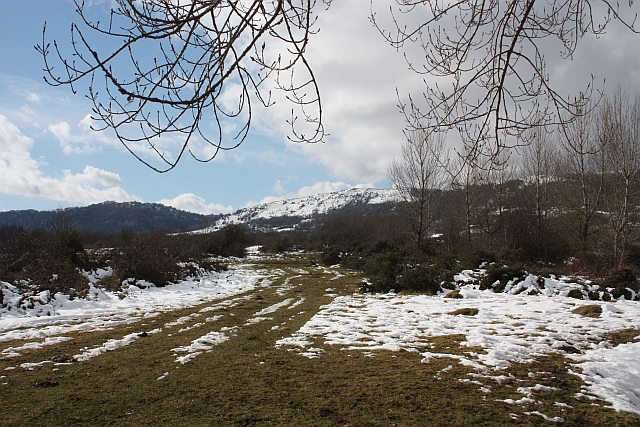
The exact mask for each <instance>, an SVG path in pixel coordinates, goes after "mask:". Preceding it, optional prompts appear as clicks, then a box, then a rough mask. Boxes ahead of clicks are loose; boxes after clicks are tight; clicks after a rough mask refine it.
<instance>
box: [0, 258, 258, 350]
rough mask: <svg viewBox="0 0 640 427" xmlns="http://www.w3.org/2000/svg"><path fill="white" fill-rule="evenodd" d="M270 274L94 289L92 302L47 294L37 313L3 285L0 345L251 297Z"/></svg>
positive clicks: (240, 272) (233, 273) (245, 272)
mask: <svg viewBox="0 0 640 427" xmlns="http://www.w3.org/2000/svg"><path fill="white" fill-rule="evenodd" d="M266 274H267V273H266V272H260V271H256V270H253V269H250V268H242V266H237V267H235V268H233V269H231V270H228V271H223V272H220V273H217V272H210V273H206V274H205V275H203V276H202V277H200V278H196V279H192V280H185V281H182V282H180V283H177V284H173V285H168V286H165V287H161V288H158V287H155V286H153V285H152V284H149V283H145V282H136V283H132V284H130V285H129V286H128V289H127V290H126V292H124V293H120V294H115V293H112V292H108V291H104V290H100V289H98V288H95V287H93V286H92V287H91V291H90V292H89V295H88V296H87V298H75V299H70V298H69V297H68V296H66V295H62V294H57V295H56V296H55V297H54V298H51V297H50V296H49V295H48V294H46V293H45V294H42V295H40V296H39V297H38V298H36V300H35V303H34V304H33V308H24V307H22V308H21V307H20V305H19V301H20V295H19V294H18V293H17V292H13V291H12V289H15V288H14V287H12V286H11V285H9V284H8V283H4V282H1V283H0V286H2V287H4V289H3V292H4V304H5V305H6V307H3V308H0V342H7V341H11V340H14V339H37V338H46V337H53V336H60V335H62V334H65V333H68V332H72V331H78V330H97V329H104V328H108V327H111V326H114V325H118V324H123V323H134V322H137V321H138V320H140V319H142V318H145V317H147V318H148V317H153V316H155V315H157V314H158V313H160V312H164V311H169V310H176V309H180V308H186V307H191V306H194V305H197V304H200V303H204V302H207V301H213V300H217V299H221V298H225V297H228V296H231V295H237V294H240V293H243V292H246V291H248V290H251V289H253V288H255V287H256V286H257V285H258V283H259V282H260V281H261V280H263V279H264V278H265V277H266ZM0 289H1V288H0Z"/></svg>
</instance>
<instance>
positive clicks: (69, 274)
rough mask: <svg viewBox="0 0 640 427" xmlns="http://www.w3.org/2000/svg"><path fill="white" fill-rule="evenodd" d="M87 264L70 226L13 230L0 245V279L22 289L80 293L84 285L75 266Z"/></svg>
mask: <svg viewBox="0 0 640 427" xmlns="http://www.w3.org/2000/svg"><path fill="white" fill-rule="evenodd" d="M86 266H87V257H86V254H85V252H84V248H83V246H82V241H81V239H80V234H79V233H78V231H77V230H74V229H62V230H58V231H55V232H53V231H46V230H42V229H37V230H32V231H26V230H21V231H18V232H15V233H14V234H13V235H12V236H11V237H10V238H9V239H8V241H7V242H6V244H5V245H4V246H3V247H2V248H1V249H0V280H3V281H5V282H9V283H12V284H14V285H15V286H18V288H20V289H23V290H25V291H26V290H30V291H33V292H42V291H45V290H48V291H50V292H51V294H55V293H57V292H65V293H70V294H82V293H84V292H86V290H87V289H88V286H87V281H86V279H85V278H84V276H83V275H82V274H80V272H79V269H80V268H85V267H86Z"/></svg>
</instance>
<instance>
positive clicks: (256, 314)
mask: <svg viewBox="0 0 640 427" xmlns="http://www.w3.org/2000/svg"><path fill="white" fill-rule="evenodd" d="M256 267H257V268H260V269H267V270H268V271H270V272H271V275H270V277H269V278H268V280H265V281H263V282H262V283H261V285H260V286H259V287H258V288H256V289H255V290H254V291H251V292H248V293H245V294H242V295H238V296H235V297H231V298H226V299H223V300H219V301H215V302H212V303H207V304H202V305H199V306H195V307H192V308H190V309H186V310H178V311H173V312H168V313H164V314H161V315H159V316H157V317H153V318H150V319H148V320H147V319H145V320H141V321H139V322H136V323H132V324H130V325H123V326H119V327H116V328H113V329H111V330H106V331H99V332H88V333H74V334H71V335H70V336H71V338H72V340H69V341H66V342H62V343H59V344H56V345H51V346H47V347H44V348H42V349H37V350H33V351H30V352H27V353H25V354H24V355H23V356H20V357H15V358H10V359H5V360H0V376H2V377H4V378H2V379H0V382H1V383H3V384H2V385H0V425H2V426H25V425H27V426H56V425H61V426H63V425H64V426H67V425H83V426H84V425H91V426H92V425H96V426H102V425H130V426H139V425H167V426H251V425H261V426H263V425H264V426H266V425H299V426H312V425H314V426H321V425H322V426H334V425H349V426H371V425H380V426H383V425H384V426H392V425H396V426H400V425H407V426H409V425H443V426H445V425H459V426H463V425H502V424H506V425H549V422H547V421H545V420H544V419H543V418H541V417H538V416H519V417H517V418H515V419H514V417H513V412H514V411H516V412H518V414H522V410H521V408H513V407H509V406H508V405H505V404H497V403H496V402H495V399H493V398H492V399H487V398H486V396H485V395H484V394H483V393H480V392H478V387H477V386H476V385H474V384H470V383H468V382H461V381H459V379H460V378H462V377H463V376H465V375H467V374H468V372H469V369H468V368H465V367H463V366H460V365H458V366H452V367H450V368H448V365H450V362H449V361H445V360H435V361H433V362H431V363H429V364H424V363H420V357H419V355H416V354H411V353H407V352H400V353H394V352H379V353H377V354H376V357H366V356H365V354H364V353H362V352H347V351H344V350H341V349H339V348H328V349H326V352H325V353H323V354H322V356H321V358H320V359H309V358H306V357H303V356H300V355H299V354H297V353H296V352H291V351H287V350H286V349H281V348H277V347H276V345H275V343H276V341H277V340H278V339H281V338H283V337H285V336H288V335H290V334H291V333H293V332H295V331H297V330H298V329H299V328H300V327H301V326H303V325H304V324H305V323H306V322H307V321H308V320H309V319H310V318H311V317H312V316H313V315H314V314H315V313H316V312H317V311H318V310H319V309H320V307H321V306H322V305H323V304H327V303H329V302H330V301H331V300H332V299H333V298H334V296H335V295H336V294H349V293H352V292H354V291H355V290H356V289H357V283H359V282H360V280H361V278H360V277H358V275H355V274H349V273H347V272H344V271H342V272H340V271H339V270H331V269H326V268H324V267H320V266H318V265H317V264H316V263H315V262H314V260H313V259H312V258H310V257H309V256H300V257H292V258H288V259H281V260H263V261H260V262H259V263H257V265H256ZM329 288H330V289H331V290H327V289H329ZM463 338H464V337H463V336H455V335H453V336H447V337H442V338H441V339H436V340H434V348H437V347H442V348H449V347H455V345H456V343H457V342H459V341H460V340H462V339H463ZM109 340H119V341H118V342H120V343H123V342H125V341H126V342H127V343H128V344H127V345H126V346H122V347H120V348H117V349H115V350H114V351H108V352H102V351H100V349H101V348H103V347H104V346H105V345H106V346H109V344H108V342H109ZM122 340H125V341H122ZM127 340H128V341H127ZM111 343H112V345H115V344H114V343H115V341H111ZM19 344H20V343H19V342H12V343H3V344H2V345H0V350H2V349H4V348H6V347H8V346H10V345H13V346H16V345H19ZM325 347H327V346H325ZM96 349H97V350H96ZM77 354H85V355H86V357H85V359H86V360H84V361H73V360H70V359H73V358H72V356H73V355H77ZM95 354H97V355H95ZM94 355H95V357H92V356H94ZM47 360H49V361H51V360H53V361H57V362H58V363H44V364H39V365H35V366H29V365H23V364H25V363H38V362H42V361H47ZM67 361H70V362H72V363H64V362H67ZM61 362H62V363H61ZM538 363H539V364H540V366H539V367H538V368H539V370H544V371H545V372H547V373H548V374H549V376H553V378H555V379H556V381H557V383H558V385H559V388H562V393H564V394H563V395H562V396H560V395H559V394H558V396H556V395H554V396H550V397H549V399H550V402H551V403H550V405H553V399H554V398H558V399H568V398H567V396H572V395H573V394H575V392H576V391H577V390H579V389H580V383H579V381H578V379H577V378H576V377H574V376H570V375H567V374H566V367H565V366H564V364H563V361H562V360H560V359H557V358H556V359H552V358H546V359H544V360H541V361H540V362H538ZM21 365H22V366H24V367H21ZM7 368H14V369H8V370H7ZM443 368H447V369H446V371H442V370H443ZM530 369H532V367H531V366H527V367H523V369H522V370H521V371H522V372H521V374H522V377H523V379H522V380H520V379H518V378H515V379H514V382H513V384H511V385H509V384H508V383H507V384H505V386H504V388H505V391H504V393H505V396H506V395H508V394H506V393H507V392H508V391H509V390H508V389H509V387H517V386H518V385H519V383H517V381H521V382H522V384H525V383H524V381H526V373H527V372H529V370H530ZM512 372H516V373H517V372H518V369H517V367H515V368H514V369H512ZM436 377H437V378H436ZM499 393H500V391H499V390H497V391H496V392H495V394H496V396H495V397H496V398H497V397H500V394H499ZM502 398H503V397H502ZM603 417H604V418H603ZM565 419H566V423H565V425H597V423H598V422H600V420H606V422H607V425H630V426H631V425H640V423H639V422H638V421H639V420H640V418H638V417H633V416H628V414H622V415H620V414H615V413H614V412H613V411H610V410H606V409H603V408H595V407H591V406H589V404H585V405H584V407H580V408H579V409H575V410H573V411H572V412H570V413H567V414H566V415H565ZM594 422H596V424H593V423H594Z"/></svg>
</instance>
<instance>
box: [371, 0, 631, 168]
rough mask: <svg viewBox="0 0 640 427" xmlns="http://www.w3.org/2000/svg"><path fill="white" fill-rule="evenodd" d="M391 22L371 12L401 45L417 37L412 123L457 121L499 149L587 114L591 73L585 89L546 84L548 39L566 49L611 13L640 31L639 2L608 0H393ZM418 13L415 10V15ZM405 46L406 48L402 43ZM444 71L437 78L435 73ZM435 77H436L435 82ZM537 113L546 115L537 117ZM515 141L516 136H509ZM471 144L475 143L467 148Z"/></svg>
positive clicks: (491, 149)
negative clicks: (574, 92)
mask: <svg viewBox="0 0 640 427" xmlns="http://www.w3.org/2000/svg"><path fill="white" fill-rule="evenodd" d="M396 3H397V5H398V7H397V8H396V9H393V8H392V9H391V18H392V22H393V24H391V29H389V28H388V27H387V28H385V24H384V23H383V22H382V18H380V17H379V16H378V15H377V14H376V13H375V12H373V10H372V14H371V20H372V21H373V23H374V24H375V25H376V26H377V28H378V29H379V31H380V32H381V34H382V35H383V36H384V38H385V39H386V41H387V42H388V43H390V44H391V45H392V46H393V47H395V48H397V49H401V48H409V47H410V46H409V45H410V44H417V45H418V46H419V48H420V49H419V50H420V52H421V55H420V56H421V60H420V61H414V60H413V59H412V55H411V54H407V53H405V57H406V58H407V62H408V64H409V66H410V67H411V68H412V69H413V70H414V71H416V72H417V73H419V74H423V75H428V76H429V81H430V82H431V83H428V82H427V79H426V78H425V84H426V91H425V92H424V94H423V96H422V97H421V99H420V98H419V97H415V96H409V100H408V102H406V103H401V108H402V110H403V112H404V114H405V117H406V120H407V123H408V127H409V128H410V129H420V128H429V129H434V130H436V131H443V130H449V129H452V128H456V129H459V131H460V133H461V134H462V137H463V140H464V141H465V143H467V144H470V145H474V146H478V147H479V148H480V149H481V151H482V154H483V155H485V156H495V155H496V154H497V153H498V152H499V151H500V150H501V149H502V148H504V147H505V146H510V145H511V144H512V143H511V142H509V141H510V139H509V137H511V136H516V137H519V136H520V135H522V133H523V132H524V131H526V130H528V129H530V128H532V127H535V126H550V125H553V124H557V123H561V122H563V121H567V120H571V118H573V117H575V115H576V114H585V113H586V112H587V110H586V109H585V108H584V107H585V106H586V105H588V101H589V97H590V95H591V94H592V91H593V79H592V82H590V83H589V84H588V87H587V88H586V90H585V92H584V94H583V95H581V96H579V97H577V98H574V99H573V100H570V99H568V98H564V97H563V96H562V95H561V94H560V93H558V92H557V90H556V89H555V88H554V87H552V86H551V85H550V83H549V75H548V72H547V68H546V61H545V50H546V47H547V46H553V44H549V43H550V42H552V41H553V40H554V39H555V40H557V41H558V42H559V45H560V49H559V50H560V51H561V54H562V57H563V58H564V59H568V58H571V57H572V55H573V53H574V52H575V50H576V48H577V45H578V42H579V41H580V39H581V38H582V37H583V36H585V35H586V34H595V35H599V34H602V33H603V32H604V31H605V29H606V28H607V26H608V25H609V24H610V23H611V21H618V22H619V23H621V24H622V25H624V26H626V27H627V28H628V29H629V30H631V31H632V32H634V33H635V32H637V28H636V13H637V12H636V11H637V10H638V9H637V5H634V4H633V2H629V3H628V4H627V5H623V4H621V3H612V2H609V1H607V0H602V1H596V0H567V1H554V0H552V1H536V0H504V1H501V0H490V1H486V0H456V1H448V0H396ZM418 17H419V18H418ZM405 52H406V51H405ZM438 78H440V79H438ZM434 82H435V83H434ZM541 118H542V120H541ZM513 141H517V139H515V138H514V139H513ZM469 151H471V150H469Z"/></svg>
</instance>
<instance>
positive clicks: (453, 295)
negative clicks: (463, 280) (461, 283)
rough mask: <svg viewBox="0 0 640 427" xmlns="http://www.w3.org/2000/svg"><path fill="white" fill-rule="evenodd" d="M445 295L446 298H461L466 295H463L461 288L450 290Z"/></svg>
mask: <svg viewBox="0 0 640 427" xmlns="http://www.w3.org/2000/svg"><path fill="white" fill-rule="evenodd" d="M444 297H445V298H457V299H459V298H464V297H463V296H462V294H461V293H460V291H459V290H457V289H456V290H455V291H451V292H449V293H448V294H446V295H445V296H444Z"/></svg>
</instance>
